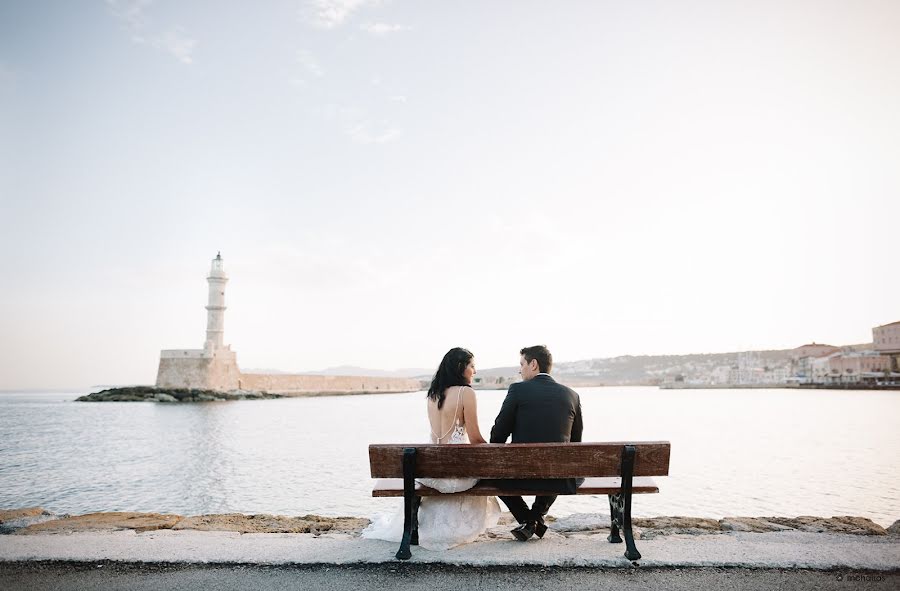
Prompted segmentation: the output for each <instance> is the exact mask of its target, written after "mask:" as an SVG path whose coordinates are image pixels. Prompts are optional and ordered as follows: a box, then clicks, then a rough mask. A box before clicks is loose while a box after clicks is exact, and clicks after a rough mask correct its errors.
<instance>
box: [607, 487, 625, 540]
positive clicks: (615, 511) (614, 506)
mask: <svg viewBox="0 0 900 591" xmlns="http://www.w3.org/2000/svg"><path fill="white" fill-rule="evenodd" d="M608 496H609V535H608V536H606V540H607V541H608V542H609V543H611V544H621V543H622V536H620V535H619V523H621V522H622V495H608Z"/></svg>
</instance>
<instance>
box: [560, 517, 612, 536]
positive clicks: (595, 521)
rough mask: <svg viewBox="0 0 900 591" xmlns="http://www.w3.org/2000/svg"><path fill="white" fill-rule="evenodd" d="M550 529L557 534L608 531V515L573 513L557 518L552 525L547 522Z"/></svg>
mask: <svg viewBox="0 0 900 591" xmlns="http://www.w3.org/2000/svg"><path fill="white" fill-rule="evenodd" d="M547 525H548V527H550V529H552V530H554V531H557V532H566V533H570V532H579V531H597V530H602V529H606V530H608V529H609V515H604V514H602V513H573V514H572V515H568V516H566V517H559V518H557V519H556V520H554V521H553V522H552V523H551V522H550V520H549V519H548V520H547Z"/></svg>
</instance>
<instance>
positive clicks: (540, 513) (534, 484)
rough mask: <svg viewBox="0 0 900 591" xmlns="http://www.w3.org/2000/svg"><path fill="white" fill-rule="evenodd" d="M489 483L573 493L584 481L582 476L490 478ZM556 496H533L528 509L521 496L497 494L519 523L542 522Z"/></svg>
mask: <svg viewBox="0 0 900 591" xmlns="http://www.w3.org/2000/svg"><path fill="white" fill-rule="evenodd" d="M482 482H483V483H484V482H486V481H484V480H482ZM490 483H491V484H493V485H494V486H496V487H497V488H500V489H503V488H506V489H519V490H522V489H526V490H527V489H529V488H533V489H535V490H547V489H550V490H552V491H555V490H559V492H561V493H563V494H575V491H576V489H577V488H578V487H579V486H581V485H582V484H583V483H584V478H574V479H555V480H491V481H490ZM556 497H557V495H540V496H535V497H534V504H533V505H532V506H531V509H529V508H528V505H527V504H526V503H525V500H524V499H523V498H522V497H518V496H503V495H500V496H498V498H499V499H500V500H501V501H503V504H504V505H506V506H507V508H508V509H509V512H510V513H512V514H513V517H515V518H516V521H518V522H519V523H527V522H529V521H541V522H543V521H544V515H546V514H547V511H549V510H550V505H552V504H553V502H554V501H555V500H556Z"/></svg>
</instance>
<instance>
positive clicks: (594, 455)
mask: <svg viewBox="0 0 900 591" xmlns="http://www.w3.org/2000/svg"><path fill="white" fill-rule="evenodd" d="M624 445H635V446H636V447H637V450H638V451H637V455H636V456H635V461H634V476H666V475H668V474H669V452H670V444H669V442H668V441H642V442H635V443H630V442H629V443H625V442H612V443H510V444H502V443H494V444H482V445H470V444H469V445H467V444H463V445H434V444H412V445H402V444H372V445H370V446H369V465H370V468H371V475H372V477H373V478H402V477H403V450H404V448H407V447H415V448H416V476H428V477H432V478H454V477H466V476H477V477H480V478H568V477H570V476H572V475H573V474H578V475H579V476H599V477H604V476H620V475H621V474H620V470H621V465H622V447H623V446H624Z"/></svg>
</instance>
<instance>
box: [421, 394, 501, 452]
mask: <svg viewBox="0 0 900 591" xmlns="http://www.w3.org/2000/svg"><path fill="white" fill-rule="evenodd" d="M428 422H429V424H430V425H431V437H432V440H433V441H434V442H435V443H447V442H448V441H449V440H450V438H451V437H452V435H453V431H454V429H455V428H456V427H459V428H461V429H464V430H465V431H466V432H468V434H469V442H470V443H487V442H486V441H485V440H484V437H482V436H481V430H480V429H479V428H478V406H477V402H476V399H475V390H473V389H472V388H471V387H469V386H450V387H449V388H447V389H446V390H444V405H443V407H442V408H440V409H438V407H437V401H436V400H431V399H429V400H428Z"/></svg>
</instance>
